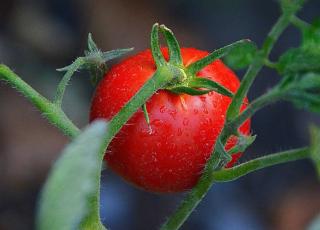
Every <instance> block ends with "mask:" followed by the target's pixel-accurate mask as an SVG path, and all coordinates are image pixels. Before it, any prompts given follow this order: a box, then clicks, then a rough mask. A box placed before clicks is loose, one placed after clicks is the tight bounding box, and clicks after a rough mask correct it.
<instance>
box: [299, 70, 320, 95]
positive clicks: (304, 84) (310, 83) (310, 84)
mask: <svg viewBox="0 0 320 230" xmlns="http://www.w3.org/2000/svg"><path fill="white" fill-rule="evenodd" d="M299 87H300V88H302V89H305V90H318V91H319V92H320V73H314V72H310V73H306V74H304V75H303V76H302V77H301V80H300V81H299Z"/></svg>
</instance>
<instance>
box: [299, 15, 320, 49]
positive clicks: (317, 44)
mask: <svg viewBox="0 0 320 230" xmlns="http://www.w3.org/2000/svg"><path fill="white" fill-rule="evenodd" d="M302 33H303V39H302V48H303V49H310V50H316V51H317V52H320V19H316V20H315V21H314V22H313V23H312V24H311V25H310V26H309V27H307V28H306V29H304V30H303V31H302Z"/></svg>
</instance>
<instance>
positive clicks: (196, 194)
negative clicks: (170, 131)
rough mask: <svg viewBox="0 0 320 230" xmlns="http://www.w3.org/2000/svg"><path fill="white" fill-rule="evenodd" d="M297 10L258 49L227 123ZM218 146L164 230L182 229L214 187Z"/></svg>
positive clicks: (283, 17) (223, 138)
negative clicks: (213, 178)
mask: <svg viewBox="0 0 320 230" xmlns="http://www.w3.org/2000/svg"><path fill="white" fill-rule="evenodd" d="M297 10H298V7H297V9H296V10H294V11H290V12H289V13H284V14H283V15H281V16H280V18H279V19H278V21H277V22H276V24H275V25H274V26H273V27H272V29H271V31H270V32H269V34H268V37H267V38H266V40H265V41H264V43H263V47H262V49H261V50H260V51H258V52H257V54H256V56H255V58H254V60H253V63H252V64H251V65H250V66H249V69H248V71H247V72H246V74H245V76H244V78H243V80H242V82H241V85H240V87H239V89H238V91H237V92H236V94H235V95H234V97H233V100H232V102H231V104H230V106H229V108H228V111H227V122H228V121H229V122H230V121H232V120H234V119H235V118H237V117H238V116H239V112H240V107H241V105H242V102H243V100H244V98H245V96H246V95H247V93H248V91H249V88H250V87H251V85H252V83H253V81H254V79H255V78H256V76H257V74H258V73H259V71H260V70H261V68H262V67H263V65H264V60H265V59H267V58H268V56H269V54H270V52H271V49H272V48H273V46H274V44H275V42H276V41H277V40H278V38H279V36H280V35H281V33H282V32H283V31H284V30H285V29H286V28H287V26H288V25H289V23H290V19H291V17H292V15H294V13H295V12H296V11H297ZM189 67H190V66H189ZM192 69H197V68H192ZM262 105H263V103H262ZM229 128H230V127H228V126H224V128H223V130H222V132H221V133H220V135H219V137H218V139H220V141H221V142H222V143H223V144H225V142H226V141H227V139H228V137H229V136H230V135H231V134H233V132H234V130H232V129H231V130H230V129H229ZM216 147H217V143H216V144H215V146H214V151H213V153H212V155H211V157H210V159H209V160H208V162H207V164H206V167H205V170H204V172H203V175H202V176H201V178H200V180H199V182H198V184H197V185H196V186H195V187H194V188H193V189H192V191H191V192H190V193H189V194H188V195H187V198H186V199H185V200H184V201H183V202H182V203H181V204H180V206H179V207H178V209H177V210H176V212H175V213H174V214H173V215H171V216H170V217H169V219H168V220H167V221H166V222H165V223H164V225H163V227H162V230H163V229H165V230H169V229H170V230H174V229H178V228H179V227H180V226H181V225H182V224H183V223H184V221H185V220H186V219H187V218H188V216H189V215H190V214H191V213H192V211H193V210H194V209H195V208H196V207H197V205H198V204H199V202H200V201H201V199H202V198H203V197H204V196H205V195H206V193H207V191H208V190H209V189H210V187H211V186H212V184H213V181H212V180H211V178H210V175H211V174H212V173H213V172H214V171H216V170H217V169H219V167H218V166H219V165H221V156H222V155H223V153H222V152H221V151H217V148H216Z"/></svg>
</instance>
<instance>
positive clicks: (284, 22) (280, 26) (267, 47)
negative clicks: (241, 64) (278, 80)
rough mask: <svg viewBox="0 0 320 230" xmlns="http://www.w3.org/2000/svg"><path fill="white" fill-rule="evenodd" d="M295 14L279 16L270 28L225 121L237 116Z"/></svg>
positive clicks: (292, 12)
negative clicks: (275, 45)
mask: <svg viewBox="0 0 320 230" xmlns="http://www.w3.org/2000/svg"><path fill="white" fill-rule="evenodd" d="M297 10H298V9H297ZM295 13H296V11H291V12H290V13H285V14H283V15H281V16H280V18H279V19H278V21H277V22H276V24H275V25H274V26H273V27H272V29H271V31H270V32H269V34H268V36H267V38H266V40H265V41H264V43H263V45H262V49H261V50H260V51H259V52H257V54H256V57H255V59H254V60H253V62H252V64H251V65H250V66H249V68H248V70H247V72H246V74H245V75H244V77H243V79H242V81H241V85H240V87H239V89H238V91H237V92H236V94H235V96H234V99H233V100H232V102H231V104H230V106H229V108H228V111H227V121H230V120H232V119H234V118H235V117H236V116H237V115H238V114H239V112H240V107H241V105H242V102H243V100H244V98H245V97H246V95H247V93H248V91H249V89H250V87H251V85H252V83H253V81H254V80H255V78H256V76H257V74H258V73H259V72H260V70H261V68H262V67H263V65H264V62H265V60H267V59H268V56H269V54H270V52H271V50H272V48H273V46H274V44H275V43H276V41H277V40H278V38H279V37H280V35H281V34H282V32H283V31H284V30H285V29H286V28H287V27H288V25H289V24H290V20H291V18H292V16H293V15H294V14H295Z"/></svg>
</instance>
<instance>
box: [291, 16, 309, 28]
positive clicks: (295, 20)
mask: <svg viewBox="0 0 320 230" xmlns="http://www.w3.org/2000/svg"><path fill="white" fill-rule="evenodd" d="M291 23H292V25H294V26H295V27H297V28H298V29H300V30H302V31H304V30H305V29H308V28H309V27H310V24H309V23H307V22H305V21H304V20H302V19H300V18H298V17H297V16H296V15H294V16H293V17H292V18H291Z"/></svg>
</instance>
